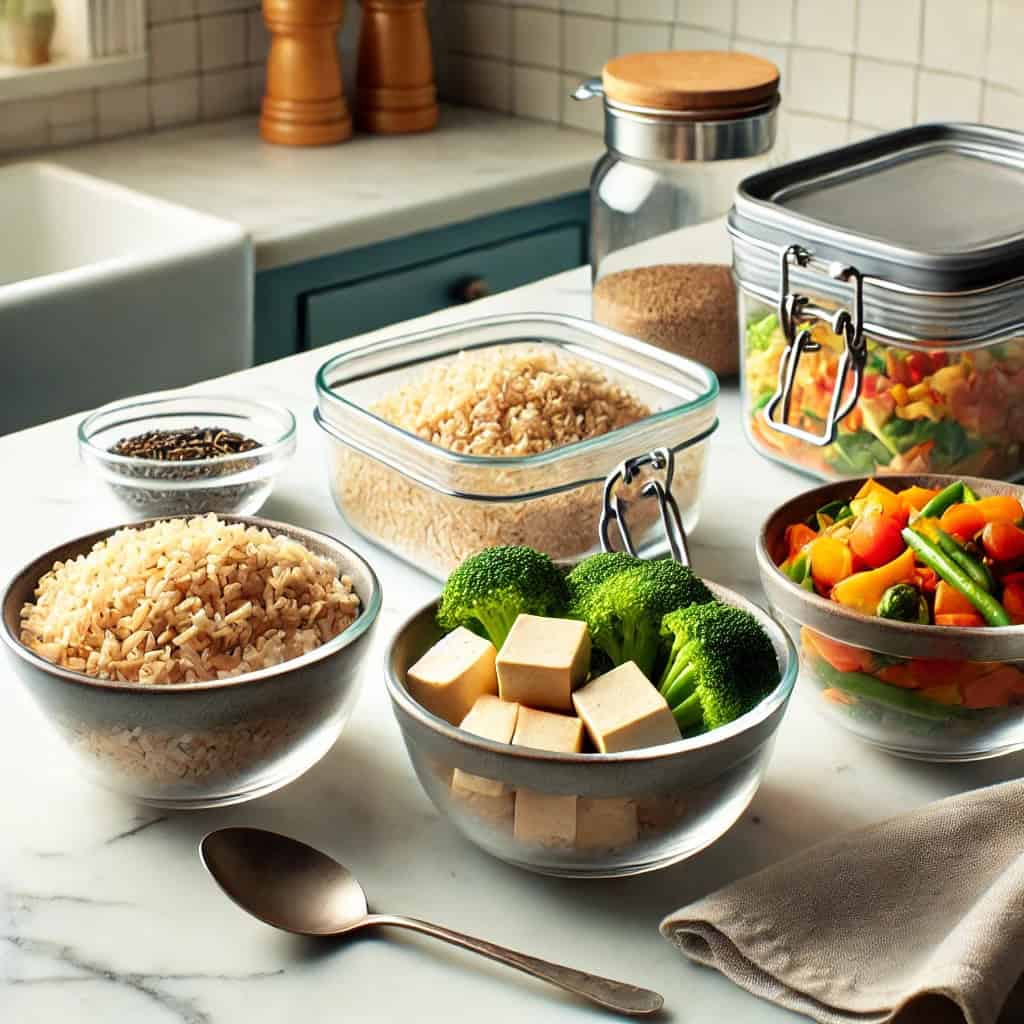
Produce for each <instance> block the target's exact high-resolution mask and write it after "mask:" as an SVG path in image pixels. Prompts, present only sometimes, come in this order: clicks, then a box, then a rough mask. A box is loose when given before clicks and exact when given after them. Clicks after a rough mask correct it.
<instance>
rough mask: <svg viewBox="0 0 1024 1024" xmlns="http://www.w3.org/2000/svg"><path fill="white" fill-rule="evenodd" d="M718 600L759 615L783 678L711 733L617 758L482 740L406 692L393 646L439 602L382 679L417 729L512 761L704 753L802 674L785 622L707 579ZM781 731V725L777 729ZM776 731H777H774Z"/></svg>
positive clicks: (752, 724)
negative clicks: (780, 657)
mask: <svg viewBox="0 0 1024 1024" xmlns="http://www.w3.org/2000/svg"><path fill="white" fill-rule="evenodd" d="M705 582H706V583H707V585H708V587H709V588H710V589H711V591H712V592H713V593H714V595H715V597H716V598H718V599H719V600H721V601H724V602H726V603H727V604H734V605H736V606H738V607H740V608H743V609H744V610H746V611H749V612H751V613H752V614H753V615H755V616H756V617H757V619H758V621H759V622H760V623H761V625H762V626H764V627H765V630H766V631H767V633H768V635H769V637H770V638H771V640H772V645H773V647H774V648H775V650H776V652H778V651H780V650H782V651H784V652H785V662H784V664H781V665H780V673H781V679H780V680H779V684H778V686H776V687H775V689H774V690H772V692H771V693H770V694H768V696H767V697H765V698H764V700H762V701H761V703H760V704H758V705H757V707H755V708H753V709H752V710H751V711H748V712H747V713H746V714H745V715H742V716H741V717H740V718H737V719H736V720H735V721H733V722H730V723H729V724H728V725H723V726H721V727H719V728H718V729H714V730H712V731H711V732H707V733H703V734H702V735H700V736H694V737H691V738H690V739H680V740H678V741H676V742H674V743H663V744H661V745H660V746H657V747H647V748H644V749H642V750H625V751H621V752H619V753H615V754H563V753H557V752H555V751H549V750H538V749H536V748H534V747H517V746H513V745H512V744H509V743H499V742H497V741H495V740H488V739H484V738H483V737H482V736H477V735H476V734H474V733H471V732H467V731H466V730H464V729H460V728H459V727H458V726H455V725H452V724H451V723H450V722H447V721H445V720H444V719H443V718H439V717H438V716H437V715H434V714H432V713H431V712H429V711H428V710H427V709H426V708H425V707H423V706H422V705H421V704H420V703H418V702H417V701H416V700H415V699H414V698H413V697H412V695H411V694H410V693H409V692H408V691H407V690H406V688H405V686H404V685H403V683H402V681H401V680H399V679H397V678H396V676H395V673H394V671H393V664H394V657H393V655H394V651H395V644H396V641H397V639H398V638H399V637H401V636H404V634H405V633H406V632H407V631H408V630H409V629H410V628H412V627H413V626H414V624H415V623H416V622H417V620H419V619H420V618H421V617H422V616H424V615H426V614H427V613H428V612H431V611H433V610H435V609H436V607H437V599H436V598H435V599H433V600H431V601H428V602H427V603H426V604H424V605H422V606H421V607H420V608H418V609H416V611H414V612H413V613H412V614H411V615H409V616H408V617H407V618H406V619H405V620H404V621H403V622H402V624H401V626H399V627H398V629H397V631H396V632H395V634H394V637H393V638H392V640H391V642H390V643H389V645H388V649H387V654H386V661H385V665H384V679H385V684H386V686H387V689H388V696H389V697H390V698H391V702H392V705H393V706H394V707H395V709H396V712H400V713H401V714H402V715H406V716H408V717H410V718H412V719H413V720H415V721H416V722H417V723H418V724H419V725H421V726H425V727H426V728H427V729H429V730H430V731H432V732H434V733H436V734H438V735H440V736H441V737H443V738H444V739H446V740H448V741H449V742H451V743H454V744H455V745H457V746H460V747H467V748H470V749H473V750H475V751H477V752H480V753H486V754H497V755H499V756H502V757H503V758H512V759H513V760H516V761H522V762H539V763H547V764H550V765H555V764H561V765H580V764H595V763H601V764H624V765H628V764H636V763H648V762H652V761H660V760H666V759H672V758H676V757H681V756H684V755H686V754H689V753H691V752H693V751H696V750H706V749H709V748H711V747H715V746H720V745H723V744H725V743H727V742H728V741H729V740H731V739H735V738H736V737H738V736H741V735H743V734H744V733H746V732H747V731H749V730H752V729H754V728H756V727H757V726H758V725H761V724H763V723H764V722H766V721H768V720H769V719H770V718H771V717H772V715H774V714H775V713H776V712H778V711H779V710H780V709H781V708H783V707H784V706H785V704H786V702H787V701H788V700H789V697H790V695H791V694H792V692H793V687H794V686H795V684H796V679H797V675H798V673H799V666H800V659H799V656H798V655H797V651H796V647H795V645H794V644H793V640H792V638H791V637H790V635H789V633H788V632H787V631H786V630H785V629H784V628H783V627H782V625H781V623H779V622H778V620H777V619H776V618H775V617H774V616H773V615H772V614H771V613H770V612H767V611H765V610H764V609H763V608H761V607H760V606H759V605H757V604H755V603H754V602H752V601H750V600H748V599H747V598H745V597H743V596H742V595H740V594H738V593H736V592H735V591H733V590H729V589H728V588H727V587H722V586H720V585H718V584H717V583H713V582H711V581H710V580H705ZM776 727H777V726H776ZM773 731H774V730H773Z"/></svg>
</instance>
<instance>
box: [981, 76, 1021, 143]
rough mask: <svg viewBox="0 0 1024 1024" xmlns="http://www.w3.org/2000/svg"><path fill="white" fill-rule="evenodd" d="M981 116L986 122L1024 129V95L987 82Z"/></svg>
mask: <svg viewBox="0 0 1024 1024" xmlns="http://www.w3.org/2000/svg"><path fill="white" fill-rule="evenodd" d="M981 116H982V120H983V121H984V122H985V124H991V125H995V126H996V127H997V128H1012V129H1014V131H1018V132H1021V131H1024V95H1022V94H1021V93H1019V92H1013V91H1012V90H1010V89H1004V88H1003V87H1002V86H998V85H991V84H987V85H986V86H985V91H984V95H983V97H982V114H981Z"/></svg>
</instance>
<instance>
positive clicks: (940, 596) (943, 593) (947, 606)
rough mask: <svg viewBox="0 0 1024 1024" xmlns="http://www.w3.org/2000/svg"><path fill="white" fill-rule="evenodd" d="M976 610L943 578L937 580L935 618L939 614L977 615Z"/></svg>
mask: <svg viewBox="0 0 1024 1024" xmlns="http://www.w3.org/2000/svg"><path fill="white" fill-rule="evenodd" d="M977 614H978V610H977V609H976V608H975V607H974V605H973V604H971V602H970V601H968V600H967V598H966V597H964V595H963V594H961V593H960V591H959V590H957V589H956V587H952V586H950V585H949V584H948V583H947V582H946V581H945V580H939V582H938V584H937V586H936V587H935V619H936V622H938V618H939V616H940V615H977Z"/></svg>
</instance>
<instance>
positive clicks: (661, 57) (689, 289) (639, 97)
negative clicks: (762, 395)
mask: <svg viewBox="0 0 1024 1024" xmlns="http://www.w3.org/2000/svg"><path fill="white" fill-rule="evenodd" d="M778 88H779V72H778V68H776V67H775V65H774V64H772V63H771V62H770V61H767V60H763V59H762V58H760V57H754V56H751V55H749V54H744V53H724V52H713V51H693V52H689V51H680V52H667V53H636V54H629V55H626V56H622V57H616V58H615V59H614V60H611V61H609V62H608V63H607V64H606V65H605V67H604V70H603V72H602V77H601V78H595V79H591V80H589V81H587V82H584V83H583V84H582V85H581V86H580V87H579V88H578V89H577V90H576V92H575V94H574V95H575V98H576V99H580V100H584V99H590V98H593V97H596V96H601V97H603V100H604V125H605V143H606V145H607V147H608V149H607V152H606V153H605V155H604V156H603V157H601V159H600V160H599V161H598V163H597V165H596V166H595V168H594V172H593V174H592V176H591V183H590V206H591V211H590V213H591V218H590V225H591V227H590V232H591V233H590V262H591V267H592V272H593V280H594V297H593V316H594V319H595V320H596V321H597V322H599V323H603V324H605V325H606V326H609V327H612V328H615V329H616V330H621V331H623V332H624V333H626V334H629V335H631V336H633V337H636V338H640V339H642V340H644V341H648V342H650V343H651V344H655V345H659V346H660V347H662V348H666V349H668V350H669V351H674V352H677V353H679V354H681V355H686V356H689V357H690V358H694V359H699V360H700V361H701V362H703V363H705V364H706V365H708V366H710V367H711V369H713V370H714V371H715V372H716V373H725V374H728V373H735V372H736V370H737V362H736V349H735V345H734V344H733V342H732V337H733V335H734V334H735V330H736V326H735V319H734V312H733V285H732V281H731V279H730V275H729V270H728V266H727V263H725V262H721V256H720V255H719V252H718V251H717V250H718V247H717V246H715V245H708V246H706V247H703V249H704V252H703V253H702V257H701V259H700V260H699V261H697V262H695V261H693V260H690V261H688V262H682V261H681V260H680V259H679V257H678V256H675V258H673V256H674V253H675V249H674V246H673V243H672V241H671V236H670V234H669V233H670V232H672V231H675V230H679V229H683V228H689V227H692V226H694V225H697V224H703V223H706V222H709V221H713V220H715V219H717V218H720V217H723V216H724V215H725V214H726V212H727V211H728V209H729V206H730V204H731V202H732V196H733V193H734V192H735V189H736V186H737V184H738V183H739V181H740V180H741V179H742V178H743V177H745V176H746V175H749V174H752V173H754V172H755V171H758V170H761V169H763V168H764V167H766V166H767V164H768V161H769V154H770V150H771V148H772V145H773V144H774V142H775V129H776V111H777V107H778V102H779V97H778ZM724 235H725V232H724V230H723V231H722V241H723V242H724V240H725V239H724ZM665 236H669V237H665ZM688 248H691V249H692V248H693V247H692V246H690V247H688ZM708 264H711V265H710V266H709V265H708Z"/></svg>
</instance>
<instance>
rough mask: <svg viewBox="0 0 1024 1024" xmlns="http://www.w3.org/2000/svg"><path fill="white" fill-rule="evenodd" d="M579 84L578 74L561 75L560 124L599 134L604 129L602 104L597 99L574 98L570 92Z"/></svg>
mask: <svg viewBox="0 0 1024 1024" xmlns="http://www.w3.org/2000/svg"><path fill="white" fill-rule="evenodd" d="M579 84H580V80H579V76H578V75H562V84H561V86H560V88H559V93H560V95H561V97H562V124H564V125H565V126H566V127H568V128H578V129H579V130H580V131H584V132H590V133H591V134H593V135H600V134H601V133H602V132H603V131H604V104H603V103H602V102H601V101H600V100H599V99H590V100H574V99H573V98H572V94H573V92H574V91H575V89H576V86H577V85H579Z"/></svg>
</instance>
